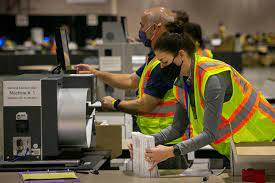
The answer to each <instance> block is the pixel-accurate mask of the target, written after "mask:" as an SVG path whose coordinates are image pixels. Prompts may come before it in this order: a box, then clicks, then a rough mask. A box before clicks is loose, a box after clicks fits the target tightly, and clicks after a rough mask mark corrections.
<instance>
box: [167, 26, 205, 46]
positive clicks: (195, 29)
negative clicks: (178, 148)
mask: <svg viewBox="0 0 275 183" xmlns="http://www.w3.org/2000/svg"><path fill="white" fill-rule="evenodd" d="M165 28H166V29H167V31H168V32H170V33H178V34H181V33H183V32H186V33H188V34H189V35H190V36H191V37H192V38H193V40H194V41H198V42H199V44H200V47H201V48H203V49H204V47H205V46H204V42H203V39H202V31H201V26H200V25H199V24H196V23H191V22H187V23H183V22H181V21H175V22H169V23H167V24H166V25H165Z"/></svg>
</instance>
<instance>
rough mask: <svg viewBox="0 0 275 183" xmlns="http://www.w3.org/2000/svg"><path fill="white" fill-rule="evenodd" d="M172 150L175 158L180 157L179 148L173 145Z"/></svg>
mask: <svg viewBox="0 0 275 183" xmlns="http://www.w3.org/2000/svg"><path fill="white" fill-rule="evenodd" d="M173 148H174V150H173V153H174V155H175V156H180V155H181V152H180V148H179V146H177V145H173Z"/></svg>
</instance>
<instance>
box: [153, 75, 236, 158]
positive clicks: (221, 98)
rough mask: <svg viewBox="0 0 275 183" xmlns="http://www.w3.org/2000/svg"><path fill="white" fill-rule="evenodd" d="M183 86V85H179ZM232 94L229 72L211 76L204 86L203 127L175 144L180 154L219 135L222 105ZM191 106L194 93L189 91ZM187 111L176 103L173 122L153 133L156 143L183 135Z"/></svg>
mask: <svg viewBox="0 0 275 183" xmlns="http://www.w3.org/2000/svg"><path fill="white" fill-rule="evenodd" d="M190 78H191V84H190V85H191V86H192V85H193V84H192V83H193V77H192V76H191V77H189V78H188V79H190ZM181 87H183V86H181ZM231 95H232V84H231V77H230V73H229V72H228V71H227V72H223V73H220V74H217V75H213V76H211V77H210V78H209V79H208V81H207V83H206V88H205V97H204V100H205V102H204V103H205V111H204V129H203V131H202V132H201V133H199V134H198V135H197V136H195V137H193V138H190V139H188V140H185V141H182V142H181V143H179V144H177V146H178V147H179V149H180V151H181V154H187V153H188V152H192V151H195V150H198V149H199V148H201V147H204V146H205V145H208V144H210V143H212V142H214V141H215V139H216V138H218V137H219V134H218V133H219V132H218V130H217V128H218V125H219V124H220V120H221V112H222V105H223V103H224V102H226V101H228V100H229V99H230V97H231ZM189 97H190V104H191V107H192V108H194V105H195V104H194V94H193V93H192V92H191V93H189ZM189 123H190V122H189V121H188V118H187V111H186V109H185V108H184V107H183V105H182V104H180V103H178V104H177V109H176V113H175V116H174V120H173V123H172V124H171V125H170V126H169V127H167V128H165V129H163V130H162V131H161V132H160V133H156V134H153V136H154V137H155V142H156V145H158V144H164V143H166V142H170V141H172V140H174V139H177V138H179V137H181V136H182V135H183V133H184V132H185V130H186V128H187V126H188V125H189Z"/></svg>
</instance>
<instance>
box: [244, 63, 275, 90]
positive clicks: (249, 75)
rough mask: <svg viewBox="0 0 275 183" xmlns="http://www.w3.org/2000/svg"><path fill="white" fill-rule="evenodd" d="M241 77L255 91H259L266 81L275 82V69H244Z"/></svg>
mask: <svg viewBox="0 0 275 183" xmlns="http://www.w3.org/2000/svg"><path fill="white" fill-rule="evenodd" d="M242 75H243V76H244V77H245V78H246V79H247V80H248V81H249V82H250V83H251V84H252V85H253V86H254V87H255V88H256V89H259V90H261V89H262V88H263V86H264V83H265V81H266V80H267V79H273V80H275V67H255V68H244V70H243V73H242Z"/></svg>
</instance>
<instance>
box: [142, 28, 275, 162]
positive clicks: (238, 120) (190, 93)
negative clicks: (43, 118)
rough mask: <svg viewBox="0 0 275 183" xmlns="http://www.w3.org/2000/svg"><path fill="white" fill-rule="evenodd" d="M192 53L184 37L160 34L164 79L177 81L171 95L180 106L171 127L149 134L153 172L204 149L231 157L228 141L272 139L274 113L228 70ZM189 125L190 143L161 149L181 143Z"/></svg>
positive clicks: (191, 45) (148, 155)
mask: <svg viewBox="0 0 275 183" xmlns="http://www.w3.org/2000/svg"><path fill="white" fill-rule="evenodd" d="M195 50H196V47H195V43H194V42H193V40H192V39H191V37H190V36H189V35H188V34H186V33H184V34H177V33H164V34H163V35H162V36H161V37H160V38H159V39H158V40H157V42H156V44H155V46H154V51H155V54H156V57H157V58H158V59H159V60H160V62H161V69H162V72H163V74H165V75H166V77H169V78H170V79H172V80H173V79H176V78H177V79H176V81H175V84H174V94H175V96H176V98H177V100H178V102H179V103H178V104H177V110H176V113H175V116H174V121H173V123H172V125H170V126H169V127H167V128H165V129H163V130H162V131H161V132H160V133H156V134H153V136H154V137H155V141H156V145H158V146H156V147H155V148H150V149H147V150H146V152H145V157H146V159H147V161H150V162H154V163H153V166H155V165H157V164H158V163H159V162H161V161H163V160H165V159H168V158H170V157H174V156H178V155H184V154H187V153H189V152H192V151H195V150H198V149H199V148H201V147H204V146H206V145H208V144H210V145H211V146H212V147H213V148H214V149H215V150H217V151H218V152H219V153H220V154H222V155H225V156H226V157H229V153H230V141H234V142H235V143H239V142H260V141H272V140H273V139H274V138H275V109H274V108H273V107H272V106H271V105H270V104H269V103H268V102H267V100H266V99H265V98H264V96H263V95H262V94H261V92H259V91H256V90H255V89H254V88H253V86H252V85H251V84H250V83H249V82H248V81H247V80H246V79H245V78H243V77H242V76H241V75H240V74H239V73H238V72H237V71H236V70H234V69H233V68H232V67H231V66H230V65H227V64H226V63H224V62H222V61H219V60H214V59H211V58H207V57H201V56H198V55H195ZM189 123H191V124H192V126H193V128H194V131H195V134H194V137H191V138H189V139H188V140H184V141H182V142H180V143H178V144H176V145H174V146H170V147H168V146H163V145H159V144H164V143H167V142H169V141H171V140H173V139H176V138H178V137H180V136H181V135H182V134H183V133H184V132H185V129H186V127H187V126H188V124H189Z"/></svg>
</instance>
